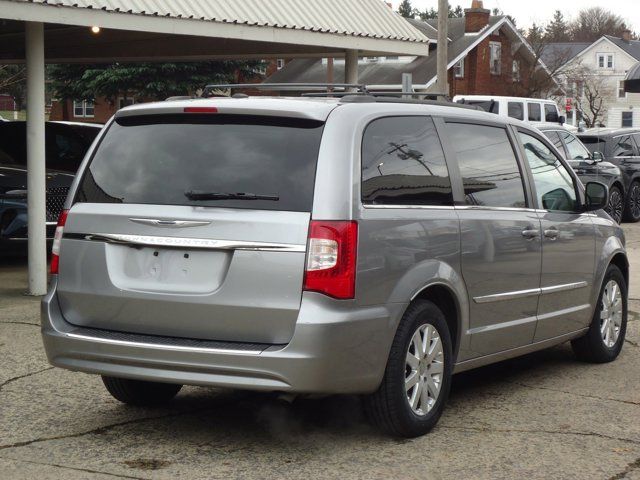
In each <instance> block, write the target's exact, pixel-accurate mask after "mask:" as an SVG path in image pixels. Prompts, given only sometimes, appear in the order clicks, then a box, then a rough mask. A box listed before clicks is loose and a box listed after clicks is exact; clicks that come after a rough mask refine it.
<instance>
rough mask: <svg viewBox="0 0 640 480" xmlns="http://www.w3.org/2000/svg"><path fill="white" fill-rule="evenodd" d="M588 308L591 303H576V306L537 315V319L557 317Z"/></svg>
mask: <svg viewBox="0 0 640 480" xmlns="http://www.w3.org/2000/svg"><path fill="white" fill-rule="evenodd" d="M588 308H591V305H589V304H588V303H586V304H584V305H578V306H576V307H569V308H564V309H562V310H556V311H554V312H549V313H544V314H542V315H538V320H548V319H550V318H554V317H559V316H562V315H568V314H570V313H576V312H581V311H582V310H587V309H588Z"/></svg>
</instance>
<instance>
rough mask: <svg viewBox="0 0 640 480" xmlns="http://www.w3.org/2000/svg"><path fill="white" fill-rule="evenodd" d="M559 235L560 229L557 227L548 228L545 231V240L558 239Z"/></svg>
mask: <svg viewBox="0 0 640 480" xmlns="http://www.w3.org/2000/svg"><path fill="white" fill-rule="evenodd" d="M559 234H560V232H558V229H557V228H555V227H552V228H548V229H546V230H545V231H544V236H545V238H548V239H549V240H555V239H556V238H558V235H559Z"/></svg>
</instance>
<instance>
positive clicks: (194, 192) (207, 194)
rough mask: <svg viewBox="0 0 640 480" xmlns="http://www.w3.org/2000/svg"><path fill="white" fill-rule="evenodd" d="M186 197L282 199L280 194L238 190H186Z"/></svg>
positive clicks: (207, 198) (275, 200) (199, 198)
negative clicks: (226, 191) (258, 193)
mask: <svg viewBox="0 0 640 480" xmlns="http://www.w3.org/2000/svg"><path fill="white" fill-rule="evenodd" d="M184 195H185V197H187V198H188V199H189V200H272V201H274V202H277V201H278V200H280V197H279V196H278V195H257V194H255V193H247V192H238V193H224V192H200V191H197V190H192V191H188V192H184Z"/></svg>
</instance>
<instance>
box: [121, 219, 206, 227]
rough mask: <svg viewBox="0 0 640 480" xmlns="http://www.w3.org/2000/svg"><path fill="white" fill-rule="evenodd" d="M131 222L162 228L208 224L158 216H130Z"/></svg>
mask: <svg viewBox="0 0 640 480" xmlns="http://www.w3.org/2000/svg"><path fill="white" fill-rule="evenodd" d="M129 220H130V221H132V222H135V223H140V224H142V225H151V226H153V227H163V228H188V227H204V226H206V225H210V224H211V222H207V221H203V222H200V221H190V220H162V219H160V218H130V219H129Z"/></svg>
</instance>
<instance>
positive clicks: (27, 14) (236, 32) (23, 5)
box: [0, 0, 429, 58]
mask: <svg viewBox="0 0 640 480" xmlns="http://www.w3.org/2000/svg"><path fill="white" fill-rule="evenodd" d="M0 5H1V6H2V8H1V10H2V13H0V18H4V19H9V20H19V21H26V22H47V23H57V24H62V25H80V26H87V27H91V26H93V25H100V27H101V28H103V29H109V28H111V29H116V30H129V31H136V32H152V33H164V34H170V35H192V36H197V37H212V38H227V39H233V40H244V41H256V42H266V43H280V44H292V45H304V46H313V47H325V48H327V49H328V50H329V49H333V48H336V49H340V50H342V49H353V50H362V51H364V52H369V53H371V52H377V53H379V54H381V55H382V54H384V53H389V54H397V55H420V56H425V55H428V52H429V39H428V38H427V37H426V36H425V35H424V34H422V33H420V32H419V31H418V33H420V35H421V36H422V37H423V38H424V40H420V41H417V40H416V41H410V40H401V39H396V40H394V39H383V38H368V37H357V36H349V35H342V34H336V33H323V32H312V31H307V30H301V29H289V28H279V27H266V26H250V25H240V24H234V23H223V22H214V21H203V20H194V19H186V18H173V17H161V16H151V15H138V14H127V13H115V12H108V11H104V10H98V9H95V8H93V9H90V8H79V7H62V6H55V5H48V4H36V3H27V2H14V1H8V0H0ZM413 28H415V27H413ZM214 56H215V55H212V57H214ZM258 57H259V58H264V54H259V55H256V58H258Z"/></svg>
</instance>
